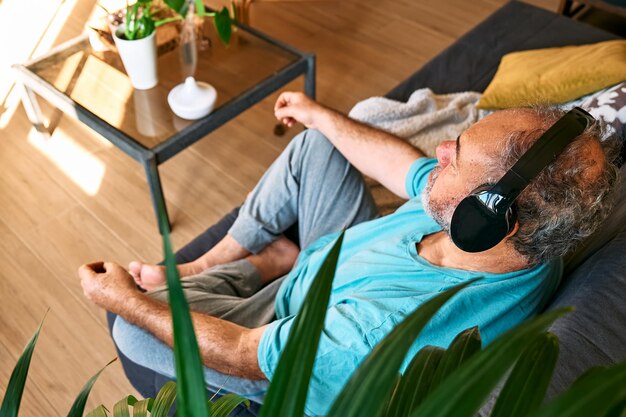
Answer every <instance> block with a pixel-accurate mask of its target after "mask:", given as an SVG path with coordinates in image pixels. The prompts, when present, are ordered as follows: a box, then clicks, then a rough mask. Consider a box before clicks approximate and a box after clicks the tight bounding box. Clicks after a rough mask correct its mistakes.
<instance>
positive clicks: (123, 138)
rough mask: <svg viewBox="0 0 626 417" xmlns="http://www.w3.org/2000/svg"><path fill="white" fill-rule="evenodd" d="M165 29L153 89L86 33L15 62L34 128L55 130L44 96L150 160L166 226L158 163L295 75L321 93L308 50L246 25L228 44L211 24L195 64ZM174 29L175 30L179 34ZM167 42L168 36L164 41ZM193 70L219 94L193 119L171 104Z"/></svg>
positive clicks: (156, 202)
mask: <svg viewBox="0 0 626 417" xmlns="http://www.w3.org/2000/svg"><path fill="white" fill-rule="evenodd" d="M168 26H169V25H165V26H163V27H161V28H159V31H157V39H159V40H158V41H157V43H158V45H159V57H158V63H157V66H158V73H159V84H158V85H157V86H156V87H154V88H152V89H149V90H135V89H133V88H132V86H131V85H130V81H129V79H128V77H127V76H126V73H125V71H124V67H123V65H122V62H121V60H120V59H119V55H118V54H117V52H114V51H96V50H94V49H93V48H92V46H91V44H90V42H89V39H88V37H87V35H83V36H81V37H78V38H76V39H73V40H71V41H69V42H67V43H65V44H63V45H60V46H59V47H57V48H55V49H53V50H52V51H50V52H49V53H47V54H46V55H44V56H42V57H39V58H37V59H35V60H33V61H31V62H28V63H26V64H23V65H15V66H14V69H15V70H16V73H17V75H18V77H19V78H18V80H19V81H20V82H21V83H22V84H23V85H24V96H23V104H24V107H25V109H26V112H27V114H28V117H29V120H30V121H31V123H32V124H33V126H34V127H35V128H36V129H37V130H38V131H39V132H41V133H42V134H45V135H47V134H49V133H50V127H49V126H45V124H44V119H43V117H42V112H41V109H40V107H39V104H38V102H37V96H40V97H42V98H44V99H45V100H47V101H49V102H50V103H51V104H52V105H53V106H55V107H57V108H58V109H59V110H61V111H62V112H63V113H65V114H68V115H70V116H73V117H75V118H76V119H78V120H79V121H81V122H82V123H84V124H85V125H87V126H89V127H90V128H92V129H93V130H95V131H96V132H98V133H100V134H101V135H102V136H104V137H105V138H106V139H108V140H109V141H110V142H111V143H113V144H114V145H115V146H117V147H118V148H119V149H121V150H122V151H124V152H125V153H126V154H128V155H129V156H131V157H132V158H133V159H135V160H137V161H139V162H141V164H143V166H144V169H145V172H146V176H147V178H148V185H149V188H150V194H151V197H152V203H153V206H154V210H155V213H156V214H157V224H159V227H160V229H161V232H163V230H162V228H161V223H160V222H159V218H158V213H159V209H162V211H163V213H164V214H165V216H166V220H167V222H166V224H167V226H166V227H167V228H168V230H169V227H170V226H169V225H170V223H169V218H168V217H167V209H166V205H165V200H164V197H163V190H162V187H161V179H160V177H159V170H158V166H159V164H161V163H163V162H165V161H167V160H168V159H170V158H171V157H173V156H175V155H176V154H178V153H179V152H181V151H182V150H184V149H185V148H187V147H188V146H190V145H192V144H193V143H195V142H197V141H198V140H200V139H202V138H203V137H204V136H206V135H207V134H209V133H210V132H212V131H213V130H215V129H217V128H218V127H220V126H221V125H223V124H225V123H226V122H227V121H229V120H231V119H233V118H234V117H236V116H237V115H238V114H240V113H241V112H243V111H244V110H246V109H248V108H250V107H252V106H253V105H254V104H256V103H257V102H259V101H260V100H262V99H264V98H265V97H267V96H268V95H270V94H271V93H273V92H274V91H276V90H278V89H279V88H280V87H282V86H284V85H285V84H287V83H289V82H290V81H292V80H293V79H295V78H296V77H298V76H300V75H303V76H304V78H305V83H304V89H305V93H306V94H307V95H308V96H309V97H311V98H314V97H315V55H313V54H308V53H304V52H301V51H298V50H297V49H295V48H292V47H290V46H288V45H285V44H284V43H282V42H279V41H277V40H275V39H272V38H271V37H269V36H267V35H265V34H263V33H261V32H259V31H257V30H255V29H252V28H250V27H248V26H245V25H239V24H235V27H236V29H235V31H234V33H233V38H232V40H231V43H230V45H228V46H225V45H223V44H222V43H221V42H220V41H219V40H218V39H217V37H216V35H215V31H214V30H213V28H212V27H211V26H210V25H209V24H207V25H205V29H204V37H205V41H206V42H208V43H209V46H208V47H206V45H205V47H202V45H200V44H201V43H202V42H198V45H199V46H197V61H196V66H195V68H190V66H189V65H186V64H185V63H183V59H182V53H181V49H182V47H181V46H180V45H179V42H178V39H177V32H176V30H175V29H173V27H172V26H169V32H168V31H165V30H164V29H165V28H168ZM172 30H174V33H172ZM164 39H165V41H164ZM192 72H193V73H194V75H195V78H196V79H197V80H199V81H205V82H208V83H210V84H212V85H213V86H214V87H215V89H216V90H217V93H218V98H217V102H216V105H215V108H214V110H213V112H212V113H211V114H209V115H208V116H206V117H204V118H202V119H199V120H195V121H188V120H184V119H181V118H179V117H178V116H176V115H174V113H173V112H172V111H171V109H170V108H169V106H168V104H167V94H168V93H169V91H170V90H171V89H172V88H173V87H174V86H176V85H177V84H180V83H181V82H183V81H184V79H185V77H186V76H188V75H191V73H192Z"/></svg>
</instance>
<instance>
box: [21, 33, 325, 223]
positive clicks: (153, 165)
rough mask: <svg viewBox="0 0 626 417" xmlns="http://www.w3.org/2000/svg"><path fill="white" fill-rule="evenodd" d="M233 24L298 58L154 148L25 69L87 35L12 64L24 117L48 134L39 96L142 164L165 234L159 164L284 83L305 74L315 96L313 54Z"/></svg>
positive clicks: (306, 89) (306, 88) (306, 85)
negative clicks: (162, 219)
mask: <svg viewBox="0 0 626 417" xmlns="http://www.w3.org/2000/svg"><path fill="white" fill-rule="evenodd" d="M233 24H235V25H236V26H237V27H238V28H240V29H241V30H244V31H246V32H248V33H251V34H252V35H254V36H256V37H258V38H261V39H263V40H264V41H266V42H268V43H270V44H272V45H274V46H277V47H279V48H282V49H284V50H287V51H289V52H291V53H293V54H294V55H297V56H298V57H299V59H298V60H297V61H295V62H293V63H291V64H289V65H288V66H286V67H285V68H283V69H281V70H280V71H278V72H277V73H275V74H273V75H271V76H269V77H267V78H265V79H264V80H262V81H261V82H260V83H258V84H257V85H255V86H254V87H252V88H250V89H248V90H247V91H245V92H243V93H242V94H240V95H239V96H237V97H235V98H233V99H232V100H230V101H228V102H227V103H224V104H223V105H222V106H221V107H220V108H218V109H217V110H216V111H214V112H213V113H211V114H210V115H209V116H207V117H204V118H202V119H199V120H197V121H194V123H192V124H191V125H189V126H187V127H186V128H184V129H183V130H181V131H180V132H177V133H176V134H174V135H173V136H171V137H169V138H168V139H167V140H165V141H164V142H161V143H159V144H158V145H157V146H155V147H153V148H147V147H145V146H144V145H142V144H141V143H139V142H138V141H136V140H135V139H133V138H132V137H131V136H129V135H127V134H125V133H124V132H122V131H120V130H119V129H117V128H115V127H114V126H111V125H110V124H109V123H107V122H106V121H104V120H102V119H101V118H100V117H98V116H97V115H95V114H93V113H92V112H91V111H89V110H88V109H86V108H84V107H83V106H81V105H80V104H78V103H76V102H74V101H73V100H72V99H71V98H70V97H69V96H68V95H66V94H65V93H63V92H61V91H59V90H58V89H57V88H56V87H54V86H53V85H51V84H50V83H48V82H47V81H45V80H44V79H43V78H41V77H39V76H38V75H37V74H35V73H33V72H32V71H30V70H29V69H28V67H29V66H31V65H33V64H36V63H37V62H40V61H42V60H44V59H46V58H48V57H50V56H52V55H54V54H57V53H59V52H61V51H64V50H67V49H69V48H71V46H72V45H75V44H78V43H79V42H82V41H83V40H84V39H86V35H83V36H81V37H78V38H75V39H73V40H70V41H68V42H66V43H64V44H62V45H59V46H58V47H57V48H54V49H52V50H51V51H50V52H48V53H47V54H45V55H43V56H41V57H39V58H37V59H35V60H32V61H30V62H27V63H25V64H17V65H14V66H13V69H14V70H15V72H16V74H17V77H18V81H20V82H21V83H22V85H23V96H22V103H23V105H24V108H25V110H26V113H27V116H28V119H29V120H30V122H31V123H32V124H33V126H34V127H35V129H37V131H39V132H40V133H41V134H44V135H49V134H50V133H51V132H50V129H49V128H48V127H47V126H45V122H44V118H43V114H42V112H41V108H40V107H39V103H38V101H37V95H39V96H41V97H42V98H44V99H45V100H47V101H48V102H50V103H51V104H53V105H54V106H55V107H56V108H58V109H59V110H61V111H62V112H63V113H65V114H67V115H70V116H72V117H74V118H76V119H77V120H79V121H81V122H83V123H84V124H85V125H87V126H89V127H90V128H91V129H93V130H95V131H96V132H98V133H99V134H101V135H102V136H104V137H105V138H106V139H107V140H109V141H110V142H111V143H113V144H114V145H115V146H116V147H118V148H119V149H121V150H122V151H123V152H125V153H126V154H127V155H129V156H130V157H131V158H133V159H135V160H136V161H138V162H141V164H142V165H143V166H144V169H145V172H146V176H147V178H148V185H149V187H150V195H151V197H152V204H153V207H154V211H155V214H156V217H157V224H158V225H159V231H160V232H161V233H163V230H162V224H161V222H160V221H159V207H161V208H162V209H163V213H164V214H165V216H166V221H167V222H166V224H167V227H168V231H169V230H170V228H171V223H170V220H169V215H168V212H167V206H166V204H165V198H164V196H163V188H162V186H161V177H160V175H159V170H158V166H159V164H162V163H163V162H165V161H167V160H168V159H170V158H171V157H173V156H175V155H176V154H178V153H179V152H181V151H182V150H184V149H186V148H187V147H189V146H191V145H192V144H194V143H196V142H197V141H199V140H200V139H202V138H203V137H205V136H206V135H208V134H209V133H211V132H212V131H214V130H215V129H217V128H218V127H220V126H222V125H223V124H225V123H226V122H228V121H229V120H231V119H233V118H235V117H236V116H237V115H239V114H240V113H242V112H243V111H244V110H247V109H248V108H250V107H252V106H253V105H254V104H256V103H258V102H259V101H261V100H263V99H264V98H266V97H267V96H269V95H270V94H272V93H273V92H275V91H276V90H278V89H279V88H280V87H282V86H284V85H286V84H287V83H289V82H290V81H292V80H294V79H295V78H297V77H298V76H300V75H304V92H305V94H306V95H307V96H309V97H310V98H312V99H314V98H315V55H314V54H309V53H305V52H301V51H299V50H297V49H295V48H293V47H291V46H289V45H286V44H284V43H282V42H280V41H278V40H276V39H274V38H272V37H270V36H267V35H265V34H264V33H261V32H259V31H257V30H255V29H253V28H251V27H249V26H246V25H243V24H240V23H233Z"/></svg>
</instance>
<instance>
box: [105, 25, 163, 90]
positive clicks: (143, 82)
mask: <svg viewBox="0 0 626 417" xmlns="http://www.w3.org/2000/svg"><path fill="white" fill-rule="evenodd" d="M123 33H124V30H123V27H120V28H118V30H117V31H116V32H115V36H113V39H114V40H115V46H116V47H117V50H118V52H119V53H120V58H122V62H123V63H124V68H125V69H126V74H128V78H130V83H131V84H132V85H133V87H135V88H136V89H138V90H147V89H149V88H152V87H154V86H155V85H157V83H158V82H159V80H158V77H157V46H156V35H155V34H156V31H155V32H152V34H151V35H150V36H148V37H146V38H143V39H137V40H134V41H129V40H126V39H123V38H121V37H120V36H122V34H123Z"/></svg>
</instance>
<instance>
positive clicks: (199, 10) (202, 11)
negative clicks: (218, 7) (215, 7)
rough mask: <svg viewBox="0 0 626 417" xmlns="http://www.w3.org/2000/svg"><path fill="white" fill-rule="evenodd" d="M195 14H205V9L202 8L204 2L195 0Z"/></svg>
mask: <svg viewBox="0 0 626 417" xmlns="http://www.w3.org/2000/svg"><path fill="white" fill-rule="evenodd" d="M195 5H196V14H197V15H198V16H206V14H207V13H206V9H205V8H204V2H203V1H202V0H195Z"/></svg>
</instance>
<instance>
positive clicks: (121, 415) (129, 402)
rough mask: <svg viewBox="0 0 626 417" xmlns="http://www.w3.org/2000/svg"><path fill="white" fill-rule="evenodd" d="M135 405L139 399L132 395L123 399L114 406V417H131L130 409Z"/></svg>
mask: <svg viewBox="0 0 626 417" xmlns="http://www.w3.org/2000/svg"><path fill="white" fill-rule="evenodd" d="M135 404H137V398H135V397H133V396H132V395H129V396H127V397H124V398H122V399H121V400H119V401H118V402H117V403H115V405H114V406H113V417H130V412H129V411H128V407H129V406H130V407H132V406H134V405H135Z"/></svg>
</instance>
